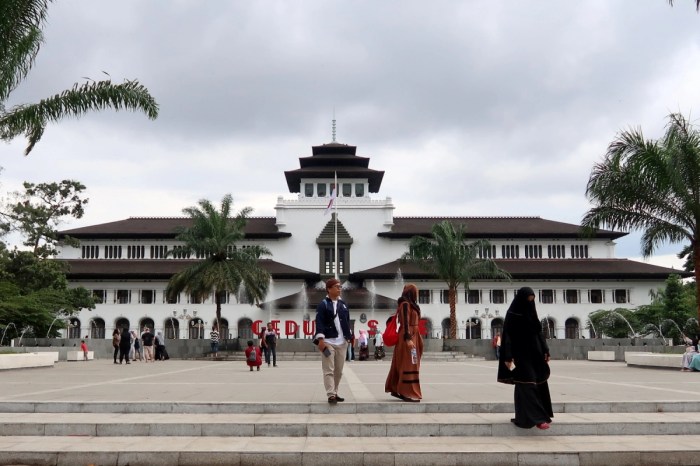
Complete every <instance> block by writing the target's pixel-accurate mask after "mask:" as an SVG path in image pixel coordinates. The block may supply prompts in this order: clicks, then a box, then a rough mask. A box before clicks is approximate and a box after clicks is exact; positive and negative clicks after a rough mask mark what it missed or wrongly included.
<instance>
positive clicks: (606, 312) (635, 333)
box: [603, 310, 638, 338]
mask: <svg viewBox="0 0 700 466" xmlns="http://www.w3.org/2000/svg"><path fill="white" fill-rule="evenodd" d="M603 313H605V314H609V315H613V316H615V317H619V318H620V319H622V320H624V321H625V323H626V324H627V326H628V327H629V328H630V332H632V338H634V337H636V336H638V335H637V332H635V331H634V329H633V328H632V324H630V322H629V320H627V319H625V316H623V315H622V314H620V313H619V312H617V311H613V310H609V311H603Z"/></svg>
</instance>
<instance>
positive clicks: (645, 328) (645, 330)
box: [644, 324, 668, 346]
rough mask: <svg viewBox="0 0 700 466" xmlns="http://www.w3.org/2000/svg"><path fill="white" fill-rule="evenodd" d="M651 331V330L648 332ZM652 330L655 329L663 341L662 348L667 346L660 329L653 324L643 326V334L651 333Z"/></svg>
mask: <svg viewBox="0 0 700 466" xmlns="http://www.w3.org/2000/svg"><path fill="white" fill-rule="evenodd" d="M649 329H652V330H649ZM653 329H656V332H657V333H658V334H659V335H660V336H661V338H662V339H663V340H664V346H667V345H668V342H667V341H666V337H665V336H664V334H663V332H662V331H661V327H658V326H656V325H654V324H646V325H645V326H644V332H645V333H651V332H652V331H653Z"/></svg>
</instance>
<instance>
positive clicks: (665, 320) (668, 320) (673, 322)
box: [659, 319, 683, 334]
mask: <svg viewBox="0 0 700 466" xmlns="http://www.w3.org/2000/svg"><path fill="white" fill-rule="evenodd" d="M666 322H671V323H672V324H673V325H675V326H676V328H677V329H678V333H681V334H682V333H683V330H681V328H680V327H679V326H678V324H677V323H676V321H675V320H673V319H664V320H662V321H661V322H659V325H663V324H665V323H666Z"/></svg>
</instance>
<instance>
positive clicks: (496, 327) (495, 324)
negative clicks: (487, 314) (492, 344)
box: [491, 317, 503, 338]
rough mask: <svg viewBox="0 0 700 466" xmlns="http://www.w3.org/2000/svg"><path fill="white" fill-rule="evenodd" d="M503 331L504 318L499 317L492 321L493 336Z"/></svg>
mask: <svg viewBox="0 0 700 466" xmlns="http://www.w3.org/2000/svg"><path fill="white" fill-rule="evenodd" d="M502 333H503V319H501V318H500V317H497V318H495V319H493V320H492V321H491V337H492V338H493V337H494V336H496V334H499V335H500V334H502Z"/></svg>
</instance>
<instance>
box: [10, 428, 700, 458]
mask: <svg viewBox="0 0 700 466" xmlns="http://www.w3.org/2000/svg"><path fill="white" fill-rule="evenodd" d="M550 430H551V429H550ZM0 464H4V465H8V464H14V465H87V464H112V465H130V466H142V465H144V466H145V465H148V466H159V465H163V466H165V465H169V466H172V465H178V466H194V465H219V466H229V465H231V466H233V465H235V466H248V465H251V466H260V465H261V464H265V465H305V466H316V465H324V466H326V465H328V464H337V465H382V466H383V465H388V466H394V465H401V466H411V465H416V466H417V465H421V466H430V465H466V464H479V465H545V466H546V465H557V466H559V465H572V466H573V465H576V466H578V465H610V464H614V465H615V466H638V465H678V464H683V465H697V464H700V436H698V435H676V436H673V437H669V436H663V435H624V436H621V435H600V436H587V437H580V436H552V435H550V434H549V431H544V432H540V433H539V434H538V435H537V439H536V440H535V439H533V438H530V437H517V436H515V437H496V436H494V437H471V436H467V437H460V436H454V437H437V438H436V437H278V438H275V439H274V440H272V439H270V440H262V439H251V438H249V437H215V436H213V437H198V436H183V437H159V438H154V437H142V436H138V435H130V436H125V437H75V436H70V437H69V436H60V437H46V438H43V439H42V441H41V442H37V440H36V437H33V436H12V437H0Z"/></svg>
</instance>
